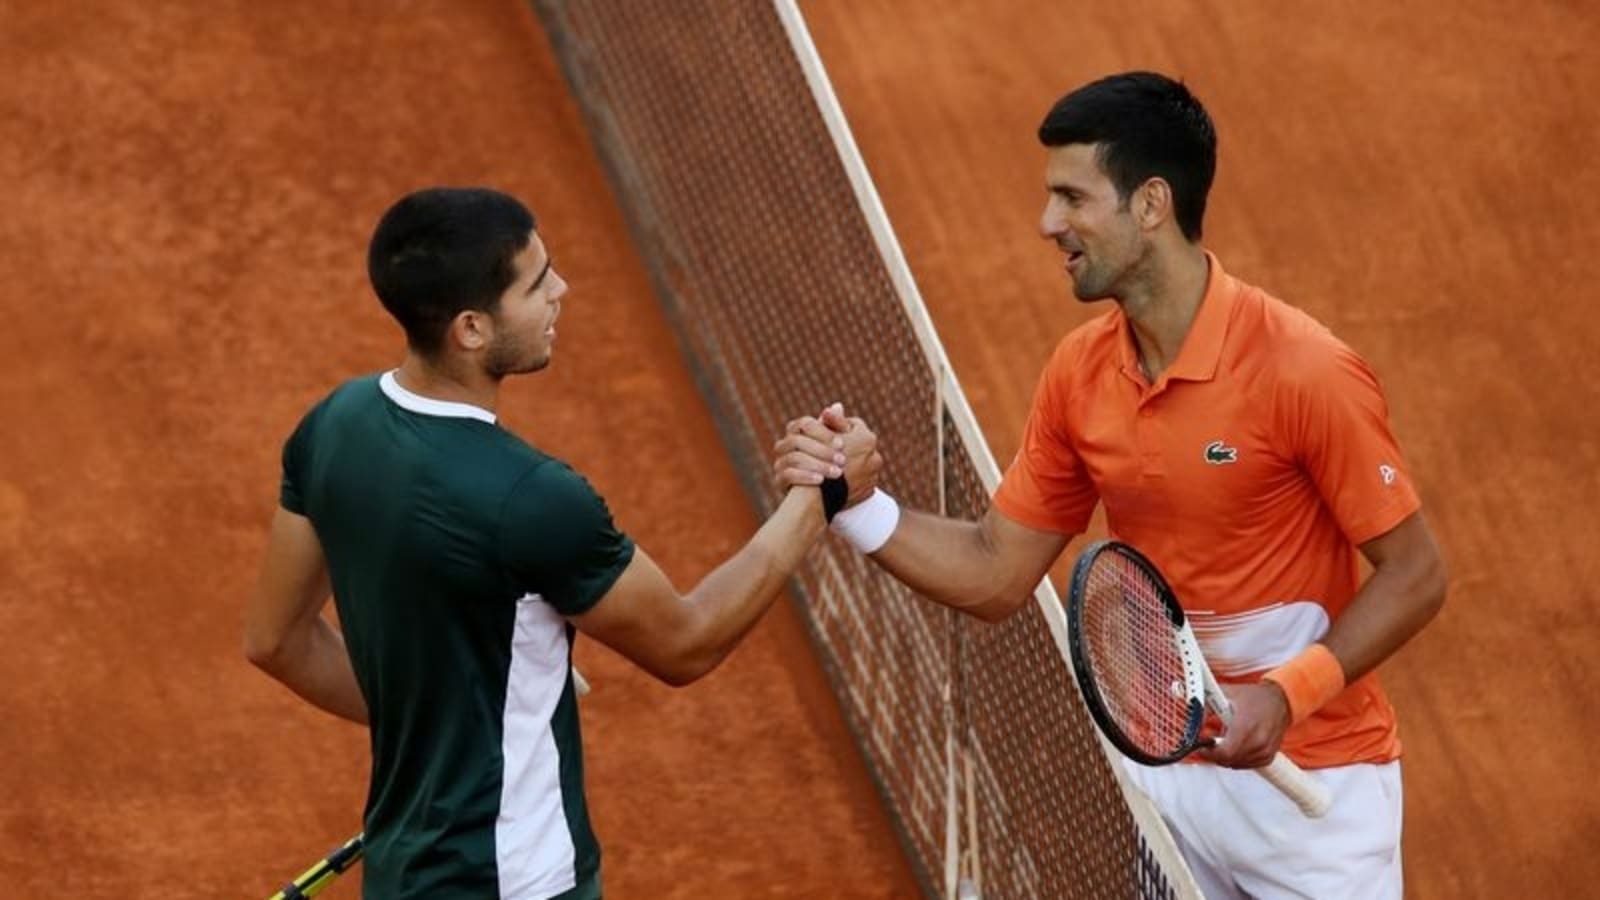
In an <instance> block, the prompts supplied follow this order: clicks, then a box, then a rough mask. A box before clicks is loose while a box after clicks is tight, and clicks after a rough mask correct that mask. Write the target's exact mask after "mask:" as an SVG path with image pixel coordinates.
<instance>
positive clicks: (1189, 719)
mask: <svg viewBox="0 0 1600 900" xmlns="http://www.w3.org/2000/svg"><path fill="white" fill-rule="evenodd" d="M1074 579H1075V589H1077V590H1078V594H1079V600H1078V622H1079V625H1080V628H1079V632H1080V635H1081V639H1082V640H1081V644H1082V648H1083V652H1084V656H1085V659H1084V660H1083V661H1082V662H1083V664H1084V665H1085V667H1086V668H1087V669H1088V673H1089V675H1090V677H1091V678H1092V679H1093V680H1094V684H1095V694H1097V695H1098V696H1099V698H1100V703H1101V705H1102V706H1103V707H1104V708H1105V712H1106V714H1107V715H1108V716H1110V718H1111V720H1112V722H1114V723H1115V724H1116V727H1117V730H1119V731H1121V732H1122V735H1123V737H1124V738H1126V739H1127V741H1128V742H1129V743H1130V744H1132V745H1133V747H1134V748H1136V749H1137V750H1138V751H1139V752H1140V753H1143V754H1144V755H1145V756H1146V757H1150V758H1152V759H1155V760H1170V759H1175V758H1177V757H1179V756H1181V755H1182V754H1183V753H1184V751H1186V750H1188V749H1189V747H1190V744H1191V742H1192V741H1193V740H1194V738H1195V736H1196V734H1197V733H1198V731H1199V725H1200V700H1199V698H1198V697H1195V696H1191V690H1190V687H1189V684H1188V679H1187V678H1186V677H1185V676H1186V665H1185V660H1184V656H1183V652H1182V650H1181V648H1180V645H1179V644H1178V640H1177V633H1176V629H1175V628H1174V626H1173V624H1172V617H1171V615H1170V614H1169V613H1168V612H1167V602H1166V600H1165V599H1164V598H1163V597H1162V592H1161V587H1160V586H1159V585H1157V584H1156V583H1155V582H1154V581H1152V580H1151V578H1150V576H1149V575H1148V574H1146V572H1145V570H1144V569H1143V568H1141V567H1140V566H1139V564H1138V563H1136V562H1134V561H1133V560H1131V559H1129V558H1127V557H1126V556H1123V555H1122V554H1120V553H1117V552H1114V551H1112V550H1109V549H1108V550H1102V551H1100V552H1098V553H1096V554H1095V555H1094V557H1093V558H1092V559H1091V560H1090V561H1089V565H1088V568H1087V569H1084V570H1083V571H1082V572H1081V573H1079V574H1077V575H1075V576H1074ZM1079 580H1081V587H1079V586H1078V581H1079Z"/></svg>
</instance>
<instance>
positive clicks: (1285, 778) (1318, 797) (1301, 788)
mask: <svg viewBox="0 0 1600 900" xmlns="http://www.w3.org/2000/svg"><path fill="white" fill-rule="evenodd" d="M1255 771H1256V773H1257V774H1259V775H1260V776H1261V777H1262V778H1265V779H1266V780H1267V781H1268V782H1269V783H1270V784H1271V785H1272V786H1273V787H1275V788H1277V789H1278V790H1279V791H1282V792H1283V795H1284V796H1285V797H1288V798H1289V799H1290V800H1293V801H1294V805H1295V806H1298V807H1300V811H1301V812H1302V813H1305V815H1306V817H1307V818H1310V819H1320V818H1322V817H1323V816H1324V815H1325V814H1326V813H1327V812H1328V807H1330V806H1332V805H1333V797H1332V796H1331V795H1330V794H1329V793H1328V787H1327V785H1325V784H1323V783H1322V782H1320V781H1318V780H1316V779H1315V778H1312V777H1311V776H1310V775H1308V774H1306V770H1305V769H1302V768H1300V767H1299V766H1297V765H1295V764H1294V763H1292V762H1290V761H1289V757H1287V756H1284V755H1283V754H1282V753H1279V754H1278V755H1277V756H1274V757H1273V758H1272V762H1269V763H1267V764H1266V765H1264V766H1262V767H1261V768H1259V769H1256V770H1255Z"/></svg>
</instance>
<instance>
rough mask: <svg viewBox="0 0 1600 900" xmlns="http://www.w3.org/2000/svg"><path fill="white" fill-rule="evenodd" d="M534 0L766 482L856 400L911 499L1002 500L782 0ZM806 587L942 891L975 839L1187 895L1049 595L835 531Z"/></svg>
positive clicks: (1005, 874)
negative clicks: (939, 567)
mask: <svg viewBox="0 0 1600 900" xmlns="http://www.w3.org/2000/svg"><path fill="white" fill-rule="evenodd" d="M535 8H536V9H537V10H538V12H539V14H540V16H541V18H542V20H543V21H544V23H545V27H546V29H547V31H548V33H549V35H550V37H551V40H552V43H553V44H554V45H555V47H556V50H557V53H558V55H559V56H560V58H561V61H562V65H563V68H564V69H565V71H566V74H567V77H568V79H569V81H570V82H571V84H572V86H573V89H574V93H575V94H576V96H577V97H578V99H579V101H580V104H581V106H582V108H583V111H584V115H585V120H586V122H587V124H588V125H589V127H590V129H591V132H592V134H593V137H594V140H595V144H596V146H597V148H598V149H599V151H600V155H601V158H602V160H603V161H604V163H605V165H606V166H607V168H608V171H609V174H610V176H611V178H612V181H613V185H614V188H615V190H616V192H617V194H618V196H619V197H620V199H621V201H622V204H623V207H624V211H625V213H626V214H627V215H628V217H629V221H630V225H631V227H632V228H633V230H634V232H635V237H636V240H637V243H638V246H639V248H640V251H641V254H642V256H643V257H644V259H645V262H646V265H647V266H648V267H649V269H650V272H651V276H652V278H653V280H654V281H655V285H656V288H657V290H658V292H659V293H660V296H661V297H662V301H663V303H664V305H665V307H666V309H667V313H668V316H669V318H670V319H671V320H672V322H673V325H674V327H675V329H676V331H677V333H678V336H679V339H680V341H681V342H682V343H683V345H684V349H685V351H686V355H687V357H688V359H689V362H690V366H691V369H692V370H693V372H694V376H695V378H696V379H697V381H698V382H699V386H700V388H701V390H702V392H703V394H704V395H705V396H706V398H707V400H708V402H709V403H710V405H711V407H712V410H713V412H714V414H715V417H716V420H717V423H718V427H719V428H720V429H721V430H722V433H723V438H724V440H725V442H726V444H727V446H728V449H729V451H730V453H731V454H732V457H733V459H734V462H735V464H736V467H737V469H738V470H739V472H740V474H741V477H742V478H743V479H744V482H745V485H746V488H747V490H748V491H749V492H750V494H751V496H752V497H753V498H754V501H755V502H756V504H757V506H758V507H759V508H760V509H761V510H762V511H763V512H764V513H765V512H770V511H771V510H772V508H773V507H774V506H775V505H776V502H777V499H778V498H777V495H776V492H775V490H774V489H773V488H772V486H771V485H770V483H769V475H768V473H769V459H768V455H767V454H768V448H769V447H770V446H771V442H772V441H773V440H774V439H775V437H776V436H777V435H778V434H780V433H781V431H782V428H783V425H784V423H785V422H786V421H787V420H788V419H789V418H792V417H793V416H795V415H798V414H801V413H806V412H815V411H817V410H819V409H820V408H821V407H822V405H823V404H824V403H826V402H829V401H832V400H835V399H837V400H842V401H843V402H844V403H845V405H846V407H847V408H848V409H849V410H851V411H852V412H853V413H855V414H859V415H861V416H863V417H864V418H865V419H866V420H867V421H868V422H870V423H871V424H872V426H873V428H874V429H875V430H876V431H877V433H878V434H879V435H880V436H881V438H882V440H883V442H884V448H885V450H886V453H885V455H886V457H887V463H886V467H885V473H884V482H885V485H886V486H887V487H888V489H890V490H891V491H892V492H893V493H894V494H895V495H896V496H897V497H898V498H899V499H900V500H901V502H902V503H904V504H906V505H909V506H912V507H916V508H920V509H928V510H939V509H944V510H945V511H947V512H948V513H949V514H951V515H955V516H964V517H975V516H977V515H979V514H981V513H982V511H983V510H984V508H985V506H986V504H987V492H986V491H985V490H984V487H983V482H982V480H981V478H980V477H979V474H978V470H977V468H976V464H975V463H974V457H973V454H972V453H970V452H968V450H969V448H966V447H965V446H964V445H963V444H962V441H961V438H960V432H959V430H958V429H957V427H956V423H955V421H954V420H953V419H952V418H951V414H950V413H949V412H948V411H947V410H946V409H945V405H944V404H943V402H942V401H941V397H940V392H939V390H938V382H939V379H938V378H937V376H936V375H935V373H934V372H933V371H931V370H930V368H929V366H928V364H927V362H926V357H925V355H924V353H923V350H922V349H921V346H920V345H919V343H918V340H917V337H916V333H915V331H914V329H913V327H912V324H911V322H910V320H909V319H908V317H907V314H906V312H905V309H904V307H903V305H902V303H901V302H900V300H899V298H898V296H897V294H896V293H895V290H894V287H893V284H892V280H891V277H890V274H889V271H888V269H887V267H886V265H885V263H884V260H883V258H882V256H881V255H880V253H879V251H878V249H877V247H876V245H875V244H874V241H873V238H872V233H871V231H870V227H869V225H868V223H867V221H866V219H865V217H864V216H863V214H862V213H861V211H860V207H859V205H858V203H857V200H856V197H855V195H854V193H853V190H852V187H851V184H850V181H849V177H848V175H847V172H846V170H845V168H844V164H843V163H842V162H841V160H840V157H839V155H838V153H837V151H836V149H835V146H834V144H833V141H832V139H831V137H830V136H829V134H828V131H827V128H826V124H825V122H824V120H823V119H822V117H821V116H820V114H819V112H818V107H817V104H816V102H815V100H814V98H813V96H812V94H811V91H810V89H809V87H808V85H807V83H806V81H805V78H804V73H803V70H802V68H801V65H800V62H799V60H798V59H797V57H796V56H795V54H794V52H793V51H792V49H791V46H790V43H789V40H788V37H787V36H786V34H785V32H784V30H783V26H782V23H781V21H780V19H779V17H778V15H777V13H776V11H775V10H774V9H773V8H772V7H771V6H770V5H768V4H766V3H756V2H740V3H700V2H685V0H581V2H580V0H570V2H569V0H536V2H535ZM796 587H797V595H798V596H799V598H800V600H799V602H800V605H801V607H802V609H803V612H804V614H805V616H806V618H807V620H808V622H809V625H810V627H811V630H812V634H813V638H814V640H815V643H816V645H817V646H818V648H819V652H820V655H821V657H822V659H823V663H824V666H825V668H826V669H827V670H828V673H829V676H830V679H831V681H832V683H833V685H834V689H835V691H836V693H837V695H838V697H839V701H840V703H841V705H842V707H843V710H844V713H845V716H846V719H847V721H848V722H849V724H850V726H851V729H852V730H853V732H854V733H855V735H856V737H857V740H858V741H859V743H860V746H861V749H862V751H863V754H864V756H865V757H866V759H867V762H868V766H869V768H870V770H871V771H872V773H873V776H874V778H875V779H876V781H877V783H878V786H879V789H880V791H881V793H882V795H883V798H884V801H885V803H886V805H887V806H888V808H889V810H890V812H891V815H892V816H893V818H894V820H895V821H896V823H897V825H898V827H899V829H900V832H901V838H902V841H903V843H904V845H905V847H906V850H907V852H908V854H909V856H910V858H911V860H912V864H913V866H914V867H915V868H916V869H917V871H918V873H919V875H920V877H921V879H922V880H923V883H924V885H925V887H926V889H927V890H928V891H929V893H930V895H934V896H940V895H944V894H945V893H946V887H947V878H946V876H947V872H948V870H949V864H950V863H951V857H952V856H953V855H954V856H958V857H959V858H958V860H957V861H956V864H957V867H958V868H959V870H960V873H961V874H962V875H963V876H965V877H967V878H969V879H971V880H974V881H980V882H981V888H982V895H983V896H984V897H986V898H1004V897H1040V898H1052V900H1054V898H1080V897H1081V898H1094V900H1104V898H1116V897H1140V898H1165V897H1176V896H1178V895H1177V893H1176V892H1175V891H1174V888H1173V887H1172V886H1171V885H1170V884H1169V876H1168V872H1166V871H1164V870H1163V867H1162V864H1161V863H1160V862H1158V860H1157V858H1156V856H1155V855H1154V854H1152V852H1151V851H1150V850H1149V848H1148V847H1147V846H1146V844H1145V842H1144V839H1143V837H1142V836H1141V833H1140V831H1139V829H1138V827H1137V826H1136V825H1135V823H1134V819H1133V817H1132V815H1131V814H1130V812H1129V808H1128V806H1127V805H1126V802H1125V801H1124V799H1123V795H1122V793H1121V790H1120V788H1119V786H1118V784H1117V782H1116V780H1115V778H1114V776H1113V775H1112V773H1111V772H1110V770H1109V766H1108V762H1107V760H1106V758H1105V756H1104V754H1103V753H1102V752H1101V751H1100V749H1099V745H1098V743H1097V740H1098V738H1097V736H1096V734H1095V732H1094V730H1093V725H1092V724H1091V723H1090V722H1089V720H1088V718H1087V716H1086V715H1085V713H1084V712H1083V709H1082V706H1081V701H1080V700H1079V698H1078V696H1077V694H1076V692H1075V689H1074V687H1073V686H1072V685H1073V680H1072V674H1071V671H1070V669H1069V667H1068V665H1067V663H1066V661H1065V660H1064V659H1063V657H1062V655H1061V653H1060V651H1059V650H1058V646H1057V644H1056V642H1055V640H1054V638H1053V637H1052V634H1051V631H1050V628H1049V625H1048V623H1047V622H1046V621H1045V619H1044V617H1043V615H1042V614H1041V613H1040V611H1039V610H1038V609H1037V607H1035V606H1034V605H1032V604H1030V605H1029V606H1028V607H1027V608H1026V609H1025V610H1024V611H1023V612H1022V613H1020V614H1018V615H1016V616H1013V617H1011V618H1010V619H1008V620H1007V621H1006V622H1005V623H1003V624H1001V625H983V624H981V623H973V622H970V621H967V620H963V619H961V617H958V616H956V615H954V614H952V613H949V612H947V611H945V610H943V609H942V608H940V607H937V606H934V605H933V604H931V603H928V602H926V601H923V600H920V599H918V598H917V597H916V596H914V595H912V594H911V593H909V592H908V591H907V590H906V589H904V588H903V587H901V586H900V585H899V584H898V583H897V582H895V581H893V580H892V579H890V578H888V577H887V576H885V575H884V574H883V573H882V572H881V571H879V570H878V569H876V568H875V567H874V566H873V565H872V564H871V563H870V562H868V561H867V560H865V559H864V558H863V557H861V556H860V555H859V554H857V553H855V552H854V551H851V550H849V549H848V548H846V547H843V546H842V545H839V544H837V543H836V542H827V543H826V544H825V545H824V546H823V547H821V548H819V549H818V550H817V551H815V552H814V553H813V554H812V556H811V557H810V559H809V560H808V563H807V566H806V568H805V569H804V571H803V572H802V574H800V575H799V576H798V578H797V585H796ZM953 824H954V826H955V827H956V832H955V834H954V837H955V839H954V840H952V836H953V834H952V831H951V829H952V825H953ZM952 850H954V851H955V853H954V854H952Z"/></svg>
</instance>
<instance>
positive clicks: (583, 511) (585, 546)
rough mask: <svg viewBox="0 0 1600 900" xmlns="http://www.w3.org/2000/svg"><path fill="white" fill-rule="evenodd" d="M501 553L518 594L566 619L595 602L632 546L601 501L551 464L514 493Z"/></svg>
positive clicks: (526, 479)
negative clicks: (529, 595) (531, 595)
mask: <svg viewBox="0 0 1600 900" xmlns="http://www.w3.org/2000/svg"><path fill="white" fill-rule="evenodd" d="M499 545H500V553H501V557H502V559H503V560H504V561H505V564H506V566H507V568H508V569H509V570H510V571H511V573H512V575H513V576H514V577H516V578H517V579H518V580H519V581H520V582H522V586H523V588H524V589H525V590H527V591H529V592H530V593H535V594H538V595H540V596H541V597H543V598H544V600H545V602H546V603H549V604H550V605H551V606H553V607H555V609H556V611H558V612H560V613H561V614H562V615H566V616H575V615H578V614H580V613H583V612H586V611H588V610H589V609H590V608H592V607H593V606H594V605H595V604H596V603H598V602H600V598H601V597H604V596H605V594H606V592H607V591H609V590H610V589H611V586H612V585H613V584H616V581H617V578H619V577H620V576H621V575H622V572H623V570H624V569H626V568H627V567H628V563H629V562H631V561H632V560H633V541H632V540H630V539H629V538H628V536H627V535H625V534H623V533H622V532H620V531H618V530H617V527H616V525H615V524H613V523H612V521H611V511H610V510H609V509H607V508H606V503H605V501H604V500H603V499H601V497H600V495H599V494H598V493H596V492H595V490H594V488H593V487H591V486H590V485H589V482H588V481H586V480H584V478H583V476H581V475H579V474H578V473H577V472H575V471H573V470H572V468H571V467H570V466H567V465H566V464H565V463H561V462H558V461H554V460H552V461H548V462H543V463H540V464H538V465H536V466H534V467H533V469H531V470H530V471H529V472H528V474H526V475H524V476H523V477H522V479H521V480H520V481H519V482H517V485H516V486H515V487H513V488H512V490H511V494H510V496H508V497H507V498H506V507H505V511H504V514H503V516H502V521H501V530H500V539H499Z"/></svg>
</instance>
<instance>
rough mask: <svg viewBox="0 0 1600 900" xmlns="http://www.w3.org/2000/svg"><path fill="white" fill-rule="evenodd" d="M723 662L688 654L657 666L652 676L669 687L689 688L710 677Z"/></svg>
mask: <svg viewBox="0 0 1600 900" xmlns="http://www.w3.org/2000/svg"><path fill="white" fill-rule="evenodd" d="M721 661H722V660H720V659H707V658H704V657H699V656H695V655H692V654H686V655H683V656H681V657H678V658H675V659H672V660H668V661H666V662H664V663H662V664H660V665H657V666H656V667H654V668H653V669H651V670H650V674H651V675H654V676H655V677H656V680H657V681H660V682H661V683H662V684H665V685H666V686H668V687H675V688H681V687H688V686H689V685H691V684H694V683H695V682H696V681H699V680H700V679H702V678H704V677H706V676H707V675H710V674H711V673H712V671H713V670H715V669H716V668H717V664H718V663H720V662H721Z"/></svg>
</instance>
